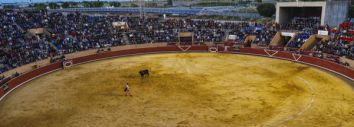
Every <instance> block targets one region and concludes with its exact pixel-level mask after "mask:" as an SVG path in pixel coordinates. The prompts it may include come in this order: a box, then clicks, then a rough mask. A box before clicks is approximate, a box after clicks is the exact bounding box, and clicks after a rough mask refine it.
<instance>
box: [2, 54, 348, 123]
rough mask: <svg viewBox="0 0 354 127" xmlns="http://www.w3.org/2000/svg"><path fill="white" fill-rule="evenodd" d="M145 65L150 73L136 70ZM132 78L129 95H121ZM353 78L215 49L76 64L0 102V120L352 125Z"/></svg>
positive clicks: (28, 121)
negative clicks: (144, 75) (345, 78)
mask: <svg viewBox="0 0 354 127" xmlns="http://www.w3.org/2000/svg"><path fill="white" fill-rule="evenodd" d="M141 69H149V70H150V77H147V78H141V77H140V76H139V74H138V71H139V70H141ZM127 82H128V83H129V84H130V86H131V89H132V94H133V97H126V96H124V91H123V89H124V85H125V83H127ZM351 85H353V82H352V81H344V80H343V79H341V78H339V77H338V76H335V75H333V74H329V73H328V72H326V71H323V70H319V69H317V68H313V67H310V66H307V65H302V64H296V63H293V62H290V61H283V60H277V59H270V58H263V57H255V56H246V55H234V54H215V53H180V54H154V55H142V56H132V57H123V58H118V59H111V60H104V61H98V62H94V63H88V64H82V65H78V66H74V67H72V68H70V69H67V70H62V71H58V72H54V73H52V74H49V75H46V76H43V77H41V78H38V79H36V80H33V81H31V82H29V83H27V84H25V85H24V86H22V87H19V88H18V89H16V90H15V91H13V92H12V93H11V94H9V96H7V97H6V98H5V99H4V100H3V101H1V102H0V116H1V117H0V126H1V127H19V126H26V127H27V126H34V127H38V126H54V127H56V126H57V127H63V126H74V127H75V126H77V127H82V126H102V127H110V126H111V127H117V126H129V127H130V126H144V127H149V126H151V127H156V126H162V127H188V126H196V127H215V126H222V127H237V126H239V127H245V126H289V127H294V126H296V127H313V126H321V127H324V126H347V127H350V126H354V121H353V119H354V91H353V88H352V86H351Z"/></svg>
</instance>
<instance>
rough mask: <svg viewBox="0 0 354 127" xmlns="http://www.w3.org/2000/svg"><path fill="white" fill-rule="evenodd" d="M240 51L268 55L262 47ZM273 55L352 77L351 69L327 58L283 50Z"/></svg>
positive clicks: (353, 73)
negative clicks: (295, 53)
mask: <svg viewBox="0 0 354 127" xmlns="http://www.w3.org/2000/svg"><path fill="white" fill-rule="evenodd" d="M240 52H241V53H246V54H254V55H264V56H268V57H270V56H269V55H268V54H267V53H266V52H265V51H264V50H263V49H252V48H241V50H240ZM274 57H278V58H282V59H288V60H296V59H297V60H296V61H298V62H303V63H308V64H312V65H316V66H319V67H322V68H325V69H328V70H331V71H334V72H336V73H338V74H341V75H343V76H346V77H348V78H350V79H351V80H353V79H354V71H353V70H352V69H350V68H347V67H345V66H342V65H340V64H337V63H334V62H331V61H327V60H323V59H319V58H315V57H310V56H306V55H301V57H299V55H294V54H292V53H289V52H283V51H279V52H277V53H276V54H275V55H274Z"/></svg>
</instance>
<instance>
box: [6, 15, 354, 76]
mask: <svg viewBox="0 0 354 127" xmlns="http://www.w3.org/2000/svg"><path fill="white" fill-rule="evenodd" d="M114 22H125V23H127V26H128V29H117V28H116V27H115V26H113V23H114ZM346 25H347V24H346ZM33 28H44V30H45V31H44V32H42V33H40V34H37V33H30V32H28V30H29V29H33ZM350 28H353V26H352V24H350V25H349V26H347V27H346V28H340V29H338V30H337V31H335V32H332V33H331V34H334V36H335V38H337V39H331V40H330V41H329V42H326V43H321V44H318V45H316V48H315V49H316V51H322V52H328V53H333V54H336V55H339V56H348V57H349V58H351V59H353V46H352V44H350V43H349V42H347V41H343V40H340V39H338V38H341V37H344V36H345V37H348V33H346V32H345V31H349V29H350ZM280 29H296V30H300V31H303V33H300V34H298V35H297V37H296V38H295V39H294V40H293V41H292V42H290V43H289V44H288V46H289V47H294V48H299V47H300V46H301V45H302V44H303V43H304V42H305V41H306V39H307V38H308V37H309V36H310V35H311V34H312V33H311V32H313V31H316V30H318V29H323V28H321V27H320V26H319V18H318V17H310V18H300V17H296V18H294V20H293V21H292V22H291V23H289V24H284V25H281V26H280ZM277 30H279V28H277V27H276V26H274V25H272V24H260V23H252V22H233V21H224V22H220V21H218V22H217V21H213V20H196V19H188V18H169V19H164V18H161V17H154V16H146V17H144V18H141V17H139V16H134V15H129V16H127V15H113V14H91V15H87V14H81V13H78V12H75V13H66V14H64V13H47V12H46V11H40V10H0V47H1V49H0V73H3V72H5V71H7V70H9V69H12V68H16V67H18V66H22V65H24V64H28V63H31V62H34V61H38V60H42V59H46V58H49V57H55V56H61V55H63V54H68V53H74V52H78V51H83V50H89V49H100V48H109V47H112V46H119V45H127V44H142V43H155V42H166V43H174V42H178V33H179V32H193V33H194V35H193V36H194V41H195V42H197V43H204V42H223V41H224V40H225V38H227V36H229V35H234V36H235V37H236V38H235V39H236V40H235V41H237V42H244V40H245V39H246V37H247V36H248V35H255V36H256V39H255V41H254V42H253V43H256V44H258V45H261V46H267V45H269V43H270V42H271V39H272V38H273V37H274V35H275V34H276V32H277ZM309 31H310V32H309ZM350 37H353V36H350Z"/></svg>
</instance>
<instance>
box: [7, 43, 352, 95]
mask: <svg viewBox="0 0 354 127" xmlns="http://www.w3.org/2000/svg"><path fill="white" fill-rule="evenodd" d="M186 49H188V50H186ZM218 50H219V51H224V48H223V47H220V48H218ZM184 51H186V52H207V51H209V47H208V46H192V47H187V48H184V49H183V48H182V49H181V47H177V46H161V47H159V46H158V47H143V48H133V49H126V50H117V51H109V52H103V53H95V54H90V55H87V56H80V57H77V58H73V59H72V61H73V64H74V65H77V64H82V63H86V62H92V61H97V60H102V59H109V58H115V57H123V56H131V55H139V54H152V53H166V52H184ZM223 53H241V54H249V55H259V56H266V57H273V58H280V59H285V60H291V61H295V62H300V63H305V64H310V65H313V66H317V67H321V68H324V69H327V70H331V71H332V72H335V73H337V74H340V75H343V76H345V77H347V78H348V79H350V80H353V79H354V71H353V70H351V69H349V68H347V67H344V66H341V65H339V64H337V63H333V62H330V61H325V60H322V59H318V58H314V57H310V56H301V57H294V55H293V54H292V53H288V52H283V51H272V53H269V52H267V51H266V50H264V49H252V48H241V49H240V52H233V51H229V52H223ZM270 54H271V55H270ZM60 69H62V63H61V62H56V63H52V64H49V65H46V66H42V67H39V68H37V69H35V70H32V71H30V72H27V73H24V74H22V75H20V76H18V77H16V78H14V79H12V80H10V81H9V82H7V85H8V89H7V90H6V91H4V89H0V101H1V100H2V99H3V98H4V97H5V96H6V95H7V94H8V93H10V92H11V91H12V90H14V89H15V88H16V87H18V86H21V85H22V84H24V83H26V82H28V81H30V80H32V79H35V78H37V77H40V76H42V75H45V74H48V73H50V72H53V71H56V70H60Z"/></svg>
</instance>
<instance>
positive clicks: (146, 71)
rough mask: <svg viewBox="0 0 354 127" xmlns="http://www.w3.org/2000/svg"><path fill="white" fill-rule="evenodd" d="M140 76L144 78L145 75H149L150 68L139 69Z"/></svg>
mask: <svg viewBox="0 0 354 127" xmlns="http://www.w3.org/2000/svg"><path fill="white" fill-rule="evenodd" d="M139 74H140V76H141V77H142V78H143V77H144V76H145V75H146V76H149V70H147V69H145V70H141V71H139Z"/></svg>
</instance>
